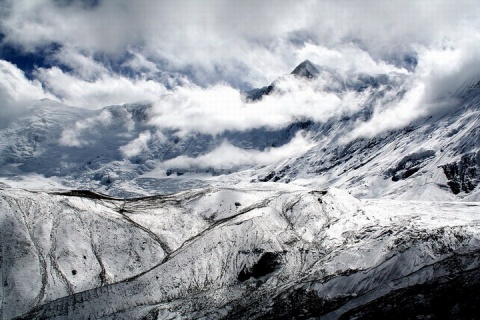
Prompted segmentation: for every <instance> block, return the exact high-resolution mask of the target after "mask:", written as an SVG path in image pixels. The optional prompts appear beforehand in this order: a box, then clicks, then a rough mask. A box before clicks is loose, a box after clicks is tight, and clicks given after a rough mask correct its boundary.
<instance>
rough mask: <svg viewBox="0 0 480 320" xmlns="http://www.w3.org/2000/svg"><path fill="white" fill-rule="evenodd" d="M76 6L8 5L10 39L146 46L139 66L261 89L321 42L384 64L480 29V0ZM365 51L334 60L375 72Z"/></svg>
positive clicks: (5, 19) (37, 0)
mask: <svg viewBox="0 0 480 320" xmlns="http://www.w3.org/2000/svg"><path fill="white" fill-rule="evenodd" d="M75 3H77V1H72V5H70V6H68V5H62V6H59V5H56V2H55V1H51V0H31V1H12V0H10V1H4V2H2V4H1V6H3V7H4V12H6V14H5V15H4V16H2V21H1V22H0V28H1V31H2V32H3V33H4V34H5V35H6V38H5V40H4V41H7V42H11V43H16V44H19V45H21V46H22V47H23V48H26V49H28V50H34V49H35V48H36V47H39V46H43V45H45V44H50V43H52V42H55V43H60V44H61V45H63V46H64V47H68V48H72V50H78V51H82V52H91V53H95V52H100V53H107V54H111V55H113V56H116V55H118V54H119V52H126V51H128V50H131V49H130V48H136V49H135V50H134V51H135V52H136V54H138V56H136V57H137V58H138V59H134V60H132V61H131V63H132V64H133V65H137V66H140V65H143V66H146V65H148V67H147V68H149V69H155V67H154V66H153V65H151V64H150V63H148V62H152V63H156V62H158V61H161V62H162V68H161V69H163V70H170V71H181V72H186V73H189V74H190V75H192V77H194V78H195V79H197V80H198V81H200V82H202V83H212V82H216V81H218V80H219V79H220V80H223V81H228V82H230V83H233V82H235V81H237V83H235V84H239V83H240V82H238V81H240V80H239V72H242V76H241V78H242V79H241V80H242V81H245V82H247V83H250V84H252V85H254V86H256V85H259V84H261V83H263V82H265V81H271V80H273V79H274V77H276V76H277V75H278V74H279V72H285V70H288V69H290V68H292V67H293V66H295V64H297V63H298V62H300V61H301V60H300V59H304V58H309V59H311V60H314V59H313V58H312V57H318V55H317V53H318V52H317V53H316V52H315V50H313V51H312V52H309V50H308V49H309V48H310V49H311V48H313V47H312V46H315V45H318V46H319V47H320V48H328V50H333V51H332V52H330V53H334V52H335V51H336V50H337V47H339V46H344V45H348V44H349V43H354V44H355V45H357V44H358V46H359V47H361V48H362V49H364V51H365V52H369V53H370V55H371V56H373V57H374V59H375V60H378V59H382V57H384V56H386V55H387V56H388V55H390V54H392V52H395V51H398V50H399V48H405V47H407V48H408V47H412V46H415V45H420V46H425V47H429V46H430V45H431V44H432V43H434V42H435V41H440V40H441V39H449V38H456V37H459V36H460V37H461V36H465V35H467V34H468V32H469V31H470V30H478V28H479V26H480V20H479V19H478V17H479V15H480V6H478V3H477V1H474V0H457V1H452V0H440V1H437V2H436V3H435V5H433V4H432V3H431V1H428V0H424V1H412V2H407V3H406V2H405V1H400V0H391V1H381V2H379V1H373V0H367V1H361V2H353V3H352V2H351V1H344V0H341V1H333V0H332V1H328V0H327V1H294V0H277V1H261V2H258V1H253V0H248V1H228V2H225V1H220V0H210V1H202V2H198V1H193V0H179V1H154V0H138V1H130V0H117V1H100V2H99V5H98V6H95V7H93V8H85V7H82V6H79V5H75ZM294 39H296V41H300V42H302V41H305V40H309V41H310V43H311V44H312V45H311V46H310V47H309V48H305V49H304V50H300V52H297V53H296V54H295V53H294V54H292V52H296V48H297V47H298V43H295V41H294V42H292V40H294ZM355 50H356V49H354V50H353V51H352V52H351V53H352V54H353V53H355ZM347 51H348V50H347ZM309 53H310V54H312V56H310V55H309ZM327 53H328V52H327ZM359 53H360V56H357V57H355V56H353V58H354V59H353V60H343V61H340V62H339V61H336V60H335V59H336V58H335V57H334V56H330V58H331V59H333V63H335V64H341V65H344V66H346V67H348V65H349V64H351V65H350V66H349V67H359V68H362V67H365V68H367V67H368V66H369V65H371V63H370V62H368V61H366V60H365V59H364V57H362V53H361V52H359ZM143 58H145V59H143ZM320 58H321V57H320ZM357 58H358V59H357ZM320 60H321V59H320ZM362 61H364V62H366V63H367V64H366V65H364V64H363V62H362ZM319 62H322V63H323V61H319ZM330 62H332V61H331V60H328V59H327V61H325V63H330Z"/></svg>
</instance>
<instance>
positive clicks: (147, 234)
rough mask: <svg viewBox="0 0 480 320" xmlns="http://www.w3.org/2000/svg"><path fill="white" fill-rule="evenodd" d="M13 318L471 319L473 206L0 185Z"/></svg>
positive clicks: (287, 189) (300, 193) (258, 191)
mask: <svg viewBox="0 0 480 320" xmlns="http://www.w3.org/2000/svg"><path fill="white" fill-rule="evenodd" d="M0 206H1V207H0V208H1V212H2V246H3V248H4V252H3V259H2V263H3V268H2V283H3V295H2V316H3V318H4V319H11V318H15V317H18V318H16V319H99V318H102V319H178V318H181V319H280V318H281V319H289V318H298V319H304V318H312V317H314V318H318V317H321V318H323V319H338V318H340V319H351V318H355V319H372V318H390V317H393V318H403V319H407V318H414V317H417V318H418V317H424V318H435V317H436V318H442V317H447V318H451V319H467V318H472V317H475V315H477V314H478V311H479V310H478V306H479V305H480V304H479V303H478V302H479V296H478V292H479V291H478V290H479V286H480V282H479V279H480V231H479V230H480V228H479V227H480V225H479V223H480V220H479V213H480V210H479V209H480V206H479V204H478V203H452V202H402V201H386V200H357V199H355V198H353V197H352V196H350V195H349V194H348V193H347V192H345V191H341V190H338V189H334V188H331V189H328V190H326V191H318V190H313V189H306V188H302V187H295V186H292V185H286V184H279V183H266V184H264V185H258V184H246V185H243V186H237V187H235V188H220V189H218V188H209V189H198V190H191V191H185V192H182V193H178V194H174V195H169V196H153V197H146V198H137V199H114V198H110V197H106V196H102V195H99V194H96V193H92V192H86V191H83V192H82V191H77V192H49V193H47V192H28V191H22V190H14V189H4V190H1V191H0Z"/></svg>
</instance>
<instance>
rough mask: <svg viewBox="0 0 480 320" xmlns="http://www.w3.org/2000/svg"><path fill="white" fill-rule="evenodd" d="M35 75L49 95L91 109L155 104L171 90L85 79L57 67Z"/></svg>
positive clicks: (143, 82)
mask: <svg viewBox="0 0 480 320" xmlns="http://www.w3.org/2000/svg"><path fill="white" fill-rule="evenodd" d="M36 75H37V77H38V79H40V80H41V81H42V82H43V83H44V85H45V86H46V87H47V88H48V89H49V91H50V92H52V93H53V94H55V96H57V97H58V98H59V99H61V100H62V102H63V103H65V104H70V105H75V106H79V107H83V108H88V109H98V108H101V107H104V106H107V105H114V104H125V103H132V102H139V101H155V100H158V99H159V98H160V97H161V96H162V95H164V94H166V93H168V92H169V91H168V90H167V89H166V88H165V86H164V85H163V84H161V83H159V82H157V81H154V80H149V79H145V78H137V79H131V78H128V77H124V76H120V75H117V74H112V73H102V74H100V75H98V76H97V77H96V78H95V79H94V80H85V79H82V78H80V77H78V76H76V75H74V74H70V73H66V72H64V71H62V70H61V69H60V68H58V67H52V68H49V69H45V68H40V69H38V70H37V72H36Z"/></svg>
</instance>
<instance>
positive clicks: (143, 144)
mask: <svg viewBox="0 0 480 320" xmlns="http://www.w3.org/2000/svg"><path fill="white" fill-rule="evenodd" d="M151 139H152V134H151V133H150V131H148V130H147V131H144V132H142V133H140V134H139V135H138V137H137V138H136V139H134V140H132V141H130V142H129V143H128V144H126V145H124V146H122V147H120V151H121V152H122V154H123V155H124V156H125V157H127V158H131V157H134V156H137V155H139V154H140V153H142V152H143V151H145V150H147V149H148V142H149V141H150V140H151Z"/></svg>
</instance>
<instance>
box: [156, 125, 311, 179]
mask: <svg viewBox="0 0 480 320" xmlns="http://www.w3.org/2000/svg"><path fill="white" fill-rule="evenodd" d="M309 138H310V137H309V136H308V135H306V134H305V133H304V132H299V133H298V134H297V135H296V136H295V137H294V138H293V139H292V140H291V141H290V142H289V143H287V144H285V145H283V146H281V147H278V148H274V147H271V148H266V149H265V150H263V151H259V150H245V149H242V148H238V147H235V146H233V145H232V144H230V143H229V142H228V141H224V142H223V143H222V144H221V145H220V146H219V147H218V148H216V149H214V150H213V151H211V152H209V153H207V154H204V155H201V156H198V157H195V158H193V157H187V156H179V157H176V158H174V159H171V160H167V161H165V162H163V163H161V164H160V167H163V168H165V169H168V168H175V169H192V168H197V169H209V168H215V169H224V170H228V169H238V168H240V167H244V166H256V165H265V164H271V163H275V162H277V161H280V160H283V159H287V158H290V157H296V156H299V155H301V154H303V153H305V152H306V151H307V150H308V149H310V148H311V147H312V146H313V144H312V141H311V140H310V139H309Z"/></svg>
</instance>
